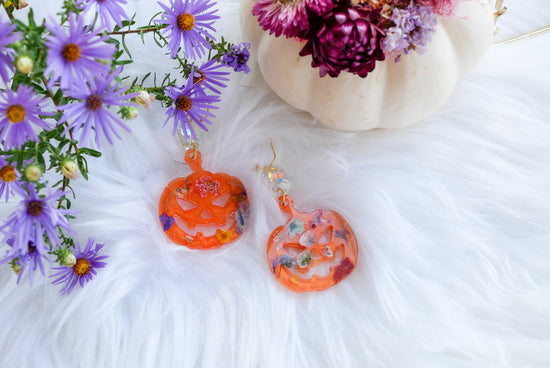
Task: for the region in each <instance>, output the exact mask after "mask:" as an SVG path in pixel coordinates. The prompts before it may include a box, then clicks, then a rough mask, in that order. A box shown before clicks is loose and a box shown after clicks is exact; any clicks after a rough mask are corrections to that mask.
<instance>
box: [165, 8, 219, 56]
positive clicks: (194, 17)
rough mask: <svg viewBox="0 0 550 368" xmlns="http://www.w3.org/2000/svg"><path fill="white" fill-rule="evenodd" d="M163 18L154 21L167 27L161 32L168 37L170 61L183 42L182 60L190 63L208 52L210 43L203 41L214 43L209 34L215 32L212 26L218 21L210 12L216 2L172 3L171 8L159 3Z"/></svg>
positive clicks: (212, 12) (212, 11) (213, 11)
mask: <svg viewBox="0 0 550 368" xmlns="http://www.w3.org/2000/svg"><path fill="white" fill-rule="evenodd" d="M158 4H159V5H160V7H161V8H162V9H164V14H163V18H162V19H158V20H155V22H157V23H161V24H165V25H166V26H167V27H166V28H164V30H163V31H162V32H163V33H167V34H168V39H169V40H168V47H169V48H170V50H171V54H170V56H171V57H175V56H176V54H177V53H178V50H179V48H180V44H181V43H182V41H183V51H184V52H185V56H186V57H188V58H191V59H197V58H200V57H201V56H202V55H204V54H205V49H210V43H209V42H208V41H207V40H206V37H208V38H210V39H212V40H213V39H214V36H212V34H210V33H209V32H208V30H210V31H212V32H216V30H215V29H214V27H212V25H213V24H214V21H215V20H216V19H219V18H220V17H219V16H218V15H214V13H216V12H217V11H218V10H217V9H214V10H210V9H211V8H212V7H213V6H214V5H216V3H215V2H211V1H208V0H185V3H184V2H183V1H182V0H171V1H170V4H171V8H169V7H167V6H166V5H164V4H162V3H160V2H159V3H158Z"/></svg>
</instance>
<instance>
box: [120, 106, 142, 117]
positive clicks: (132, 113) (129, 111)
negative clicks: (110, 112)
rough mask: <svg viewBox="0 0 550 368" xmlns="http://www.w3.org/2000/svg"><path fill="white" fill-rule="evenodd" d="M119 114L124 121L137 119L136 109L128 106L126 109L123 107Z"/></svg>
mask: <svg viewBox="0 0 550 368" xmlns="http://www.w3.org/2000/svg"><path fill="white" fill-rule="evenodd" d="M120 113H121V114H122V117H123V118H124V119H126V120H132V119H135V118H137V116H138V113H139V111H138V109H137V107H134V106H130V107H127V106H124V107H122V108H121V109H120Z"/></svg>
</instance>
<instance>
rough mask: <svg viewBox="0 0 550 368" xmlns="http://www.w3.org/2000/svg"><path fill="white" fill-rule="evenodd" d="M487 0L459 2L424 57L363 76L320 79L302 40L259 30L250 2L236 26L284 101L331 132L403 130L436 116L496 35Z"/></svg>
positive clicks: (413, 57) (246, 2)
mask: <svg viewBox="0 0 550 368" xmlns="http://www.w3.org/2000/svg"><path fill="white" fill-rule="evenodd" d="M493 2H494V1H493V0H469V1H464V2H462V3H460V4H459V6H458V9H457V16H455V17H447V18H442V17H439V22H438V25H437V27H436V33H435V35H434V36H433V39H432V41H431V42H430V43H429V44H428V46H427V50H426V52H425V53H424V54H419V53H415V52H411V53H410V54H409V55H405V56H403V58H402V61H401V62H399V63H395V62H393V61H392V60H385V61H383V62H377V63H376V68H375V69H374V71H373V72H371V73H370V74H369V75H368V76H367V77H366V78H361V77H359V76H357V75H353V74H351V73H347V72H342V73H341V74H340V76H339V77H337V78H331V77H330V76H328V75H327V76H325V77H323V78H321V77H319V69H318V68H313V67H311V55H308V56H306V57H301V56H299V55H298V53H299V52H300V50H301V49H302V47H303V46H304V44H305V41H301V42H300V41H297V40H295V39H287V38H286V37H284V36H281V37H275V36H273V35H269V32H266V31H263V30H262V29H261V27H260V26H259V24H258V18H257V17H255V16H253V15H252V12H251V11H252V6H253V5H254V0H242V2H241V9H240V11H241V27H242V31H243V37H244V38H245V39H246V40H247V42H250V44H251V50H250V51H251V54H252V55H253V56H255V58H256V60H257V62H258V65H259V67H260V71H261V73H262V75H263V77H264V79H265V81H266V82H267V84H268V85H269V86H270V87H271V88H272V89H273V90H274V91H275V93H277V94H278V95H279V96H280V97H281V98H282V99H283V100H285V101H286V102H287V103H289V104H290V105H292V106H294V107H296V108H298V109H300V110H305V111H308V112H309V113H311V114H312V115H313V116H314V117H315V118H316V119H317V120H318V121H320V122H321V123H323V124H325V125H327V126H329V127H331V128H335V129H342V130H350V131H362V130H369V129H374V128H401V127H405V126H408V125H411V124H413V123H415V122H417V121H419V120H422V119H424V118H426V117H429V116H431V115H432V114H434V113H435V112H436V111H437V110H438V109H439V108H440V107H441V106H442V105H443V104H444V103H445V102H446V101H447V99H448V98H449V97H450V95H451V93H452V91H453V89H454V87H455V85H456V84H457V82H458V80H459V79H460V78H461V77H462V76H463V75H464V74H465V73H466V72H468V71H469V70H471V69H472V68H473V67H474V66H475V65H476V64H477V63H478V62H479V60H480V59H481V58H482V57H483V55H484V54H485V52H486V51H487V49H488V47H489V45H490V43H491V40H492V37H493V32H494V18H493V11H492V3H493Z"/></svg>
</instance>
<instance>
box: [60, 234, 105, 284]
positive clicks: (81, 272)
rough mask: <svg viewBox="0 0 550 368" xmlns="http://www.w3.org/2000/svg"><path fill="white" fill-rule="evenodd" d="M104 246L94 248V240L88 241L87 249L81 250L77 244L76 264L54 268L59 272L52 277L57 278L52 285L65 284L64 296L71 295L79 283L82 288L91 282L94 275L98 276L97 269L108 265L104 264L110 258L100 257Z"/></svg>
mask: <svg viewBox="0 0 550 368" xmlns="http://www.w3.org/2000/svg"><path fill="white" fill-rule="evenodd" d="M103 246H104V245H103V244H96V245H95V247H94V240H93V239H92V238H89V239H88V243H87V244H86V248H84V250H81V248H80V244H79V243H78V242H77V243H76V251H75V254H74V255H75V258H76V263H75V264H74V266H71V267H53V268H52V270H56V271H58V272H56V273H54V274H53V275H52V276H51V277H57V279H55V280H54V281H52V284H64V286H63V289H61V292H62V293H63V294H69V293H70V292H71V291H72V290H73V288H74V287H75V286H76V284H77V283H79V284H80V286H81V287H84V284H86V283H87V282H89V281H91V280H92V279H93V277H94V275H97V272H96V269H97V268H103V267H105V266H106V265H107V263H106V262H102V261H103V260H105V259H107V258H108V256H100V255H99V254H100V253H101V250H102V249H103Z"/></svg>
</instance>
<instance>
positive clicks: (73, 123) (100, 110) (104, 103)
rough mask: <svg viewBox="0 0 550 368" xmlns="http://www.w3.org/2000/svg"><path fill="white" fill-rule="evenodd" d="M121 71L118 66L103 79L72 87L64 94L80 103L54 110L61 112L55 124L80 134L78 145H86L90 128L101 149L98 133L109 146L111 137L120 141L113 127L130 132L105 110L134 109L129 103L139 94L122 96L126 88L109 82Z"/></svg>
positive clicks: (117, 118)
mask: <svg viewBox="0 0 550 368" xmlns="http://www.w3.org/2000/svg"><path fill="white" fill-rule="evenodd" d="M121 71H122V67H119V68H118V69H117V70H115V71H114V72H113V73H111V74H110V75H109V76H108V77H107V78H105V79H104V78H103V77H102V76H100V77H98V78H96V79H95V80H90V81H89V82H88V85H86V86H83V87H77V86H74V87H73V88H72V89H71V90H70V91H69V92H68V93H67V94H68V95H69V96H70V97H73V98H77V99H79V100H81V101H80V102H75V103H72V104H69V105H62V106H59V107H58V109H59V110H64V111H65V113H64V114H63V116H62V117H61V119H60V120H59V123H64V122H69V126H68V127H67V129H73V128H74V129H75V131H76V132H78V131H80V139H79V141H80V143H81V144H83V145H87V144H88V140H89V138H90V133H91V132H92V128H93V130H95V141H96V143H97V146H98V147H101V135H102V134H103V135H105V138H107V141H109V143H110V144H113V138H112V135H111V134H114V135H115V136H116V137H118V138H119V139H121V136H120V134H119V133H118V132H117V126H118V127H120V128H122V129H124V130H126V131H128V132H129V131H130V128H129V127H128V126H127V125H126V124H124V123H123V122H122V120H121V119H120V118H119V117H118V116H116V115H115V114H114V113H113V112H112V111H110V110H109V108H108V107H109V106H136V104H135V103H132V102H130V101H129V100H131V99H132V98H134V97H136V96H137V95H138V94H139V93H131V94H124V93H125V92H126V91H127V90H128V88H129V86H124V87H123V86H121V85H120V83H113V81H114V79H115V78H116V77H117V75H118V74H119V73H120V72H121Z"/></svg>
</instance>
